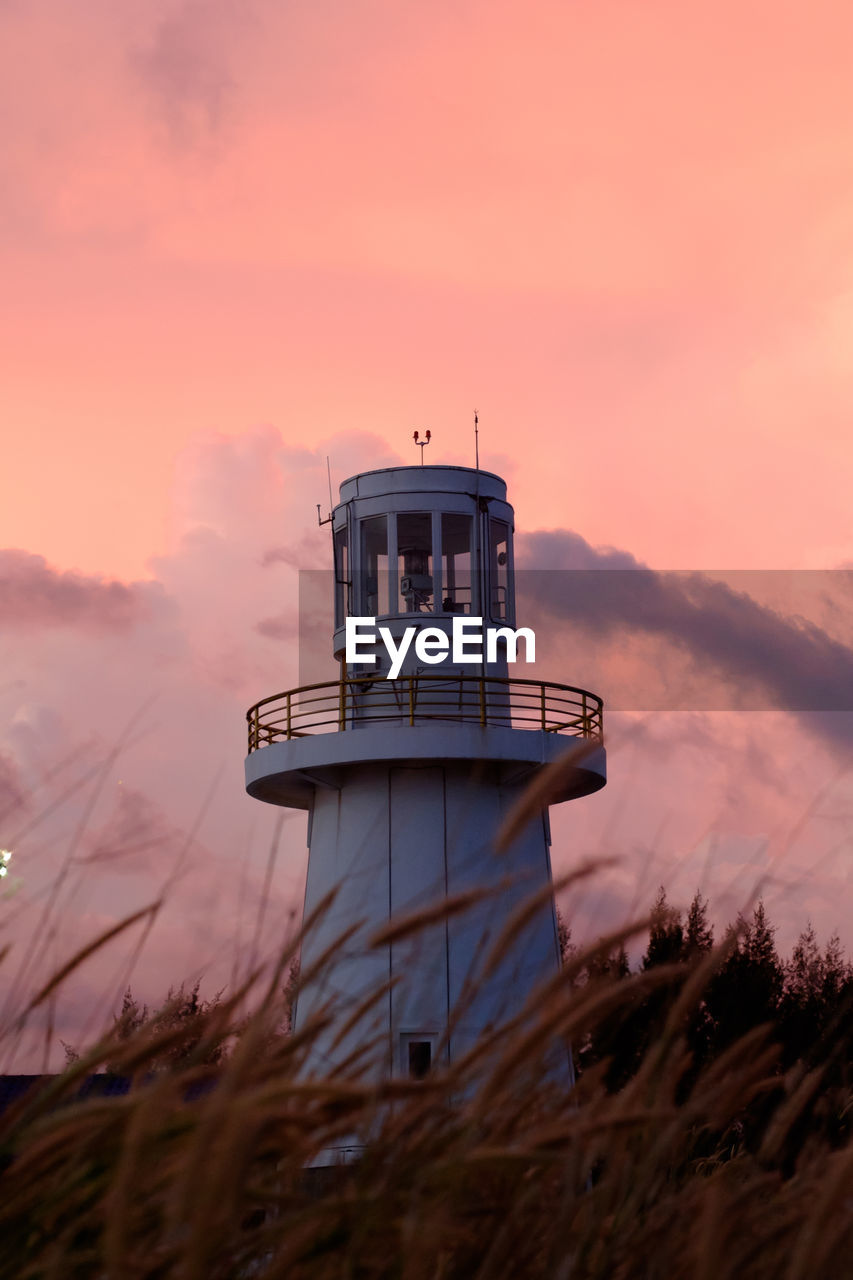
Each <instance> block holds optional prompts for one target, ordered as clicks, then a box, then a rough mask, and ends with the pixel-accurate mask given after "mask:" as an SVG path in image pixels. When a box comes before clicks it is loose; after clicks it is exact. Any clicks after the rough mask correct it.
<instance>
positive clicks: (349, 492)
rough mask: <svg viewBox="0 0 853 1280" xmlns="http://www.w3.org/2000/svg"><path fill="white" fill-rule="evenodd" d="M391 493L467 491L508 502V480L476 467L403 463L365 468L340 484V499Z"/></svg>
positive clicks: (347, 499) (345, 499)
mask: <svg viewBox="0 0 853 1280" xmlns="http://www.w3.org/2000/svg"><path fill="white" fill-rule="evenodd" d="M391 493H468V494H472V495H473V494H479V495H480V496H481V497H483V498H498V499H500V500H501V501H502V502H506V481H505V480H502V479H501V477H500V476H497V475H495V474H494V472H492V471H477V470H475V468H474V467H451V466H429V467H428V466H422V467H420V466H404V467H381V468H379V470H377V471H362V472H360V473H359V474H358V475H355V476H350V477H349V479H348V480H344V481H343V483H342V484H341V497H340V500H341V502H351V501H352V499H353V498H378V497H382V496H384V495H385V494H391Z"/></svg>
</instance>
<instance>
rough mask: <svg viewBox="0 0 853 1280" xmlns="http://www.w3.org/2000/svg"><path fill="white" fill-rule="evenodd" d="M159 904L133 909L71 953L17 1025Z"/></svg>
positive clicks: (156, 908) (159, 905) (155, 912)
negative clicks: (86, 963) (93, 956)
mask: <svg viewBox="0 0 853 1280" xmlns="http://www.w3.org/2000/svg"><path fill="white" fill-rule="evenodd" d="M161 906H162V901H157V902H152V903H151V904H150V906H147V907H143V908H142V909H141V910H140V911H134V912H133V913H132V914H131V915H129V916H125V918H124V919H123V920H120V921H119V922H118V924H114V925H112V926H111V927H110V928H109V929H106V930H105V931H104V932H103V933H101V934H99V935H98V937H97V938H95V939H94V941H92V942H90V943H88V944H87V945H86V946H85V947H82V948H81V950H80V951H78V952H77V953H76V954H75V955H73V956H72V957H71V959H70V960H68V961H67V962H66V963H65V964H64V965H62V967H61V968H60V969H57V971H56V973H54V974H53V976H52V977H51V978H50V979H49V981H48V982H47V983H45V985H44V986H43V987H42V988H41V990H40V991H39V992H37V994H36V995H35V996H33V998H32V1000H31V1001H30V1003H29V1004H28V1005H27V1007H26V1009H25V1010H24V1012H23V1013H22V1014H21V1016H20V1019H19V1020H18V1025H21V1024H22V1023H23V1021H24V1019H25V1018H26V1017H27V1015H28V1014H29V1013H31V1012H32V1011H33V1009H36V1008H38V1006H39V1005H40V1004H42V1003H43V1002H44V1001H45V1000H47V998H48V996H50V995H52V993H53V992H54V991H56V990H57V989H58V988H59V987H60V986H61V985H62V983H63V982H64V981H65V980H66V978H68V977H69V976H70V975H71V974H72V973H73V972H74V970H75V969H79V967H80V965H81V964H83V963H84V961H86V960H88V959H89V957H90V956H92V955H94V954H95V952H96V951H100V950H101V948H102V947H105V946H106V944H107V943H108V942H112V940H113V938H117V937H118V936H119V934H122V933H124V932H125V931H126V930H127V929H130V928H132V927H133V925H135V924H137V923H138V922H139V921H140V920H146V919H148V918H149V917H151V916H154V915H156V914H157V912H158V911H159V910H160V907H161Z"/></svg>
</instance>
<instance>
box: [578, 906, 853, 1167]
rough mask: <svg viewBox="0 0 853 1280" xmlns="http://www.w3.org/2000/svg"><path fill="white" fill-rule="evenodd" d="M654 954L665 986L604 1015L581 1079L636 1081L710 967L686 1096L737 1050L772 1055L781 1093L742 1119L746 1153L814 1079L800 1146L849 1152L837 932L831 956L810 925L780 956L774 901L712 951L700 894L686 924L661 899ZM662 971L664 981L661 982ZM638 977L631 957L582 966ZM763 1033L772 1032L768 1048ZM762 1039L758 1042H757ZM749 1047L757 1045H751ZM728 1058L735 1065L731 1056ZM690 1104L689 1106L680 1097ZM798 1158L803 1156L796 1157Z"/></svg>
mask: <svg viewBox="0 0 853 1280" xmlns="http://www.w3.org/2000/svg"><path fill="white" fill-rule="evenodd" d="M650 920H651V924H650V928H649V935H648V945H647V947H646V950H645V952H644V954H643V956H642V959H641V960H640V964H639V969H638V970H636V971H635V972H636V973H637V974H649V975H650V977H652V978H654V977H655V976H659V977H660V978H661V981H660V983H654V984H653V985H652V986H651V988H644V987H643V984H642V983H635V984H633V986H634V987H635V988H636V989H635V990H633V991H632V990H631V987H632V984H630V983H629V984H628V985H627V987H626V999H625V1001H623V1002H620V1006H619V1008H618V1009H617V1011H616V1012H614V1013H608V1014H605V1015H604V1016H603V1017H602V1018H601V1019H600V1021H598V1022H597V1023H596V1024H595V1025H594V1027H593V1028H592V1029H591V1030H590V1031H589V1032H588V1033H587V1034H586V1036H585V1037H584V1039H583V1041H582V1043H580V1044H579V1045H576V1046H575V1060H576V1067H577V1069H578V1070H579V1071H580V1072H583V1071H586V1070H589V1069H591V1068H597V1069H599V1070H600V1071H601V1072H602V1075H603V1078H604V1081H605V1083H606V1086H607V1088H608V1089H609V1090H610V1091H611V1092H616V1091H617V1090H618V1089H620V1088H621V1087H623V1086H624V1085H625V1084H626V1083H627V1081H628V1080H629V1079H630V1078H631V1077H632V1075H634V1073H635V1072H636V1071H637V1069H638V1067H639V1065H640V1063H641V1061H642V1060H643V1058H644V1056H645V1054H646V1053H647V1052H648V1051H649V1049H650V1048H651V1047H652V1045H653V1042H654V1039H655V1037H656V1036H658V1035H660V1034H661V1032H662V1030H663V1027H664V1024H665V1022H666V1019H667V1016H668V1015H669V1013H670V1011H671V1010H672V1008H673V1005H674V1002H675V1000H676V998H677V996H678V994H679V992H680V991H681V990H682V988H683V984H684V981H685V978H686V977H687V976H688V974H689V973H690V972H692V971H693V970H694V969H695V967H696V966H697V965H699V964H700V963H702V962H703V961H705V962H706V970H707V976H706V981H705V982H704V983H703V984H702V989H701V995H700V997H699V998H698V999H697V1000H694V1001H692V1002H690V1003H691V1007H690V1009H689V1012H687V1013H686V1014H685V1017H684V1020H683V1025H682V1026H681V1027H680V1031H681V1033H682V1035H683V1036H684V1039H685V1042H686V1045H687V1048H688V1050H689V1065H688V1067H687V1068H686V1070H685V1073H684V1076H683V1078H682V1080H681V1082H680V1095H681V1098H684V1097H686V1096H687V1095H688V1094H689V1091H690V1087H691V1084H692V1083H693V1081H694V1080H695V1078H696V1076H697V1074H698V1073H699V1072H700V1071H702V1069H703V1068H707V1067H708V1066H709V1065H710V1064H712V1063H714V1062H720V1063H723V1064H724V1065H725V1064H727V1063H729V1061H730V1064H731V1067H732V1069H735V1068H736V1065H737V1059H738V1046H739V1045H740V1043H741V1042H744V1044H743V1049H744V1052H753V1053H758V1052H761V1051H762V1048H763V1045H764V1044H766V1045H768V1046H770V1047H771V1048H772V1056H771V1057H770V1063H771V1067H770V1070H771V1077H772V1075H773V1074H775V1076H776V1077H777V1078H778V1081H779V1089H778V1090H774V1089H772V1088H769V1089H767V1090H765V1091H764V1092H762V1093H760V1094H759V1095H758V1096H756V1097H755V1098H754V1099H753V1100H752V1102H751V1104H750V1106H749V1108H748V1109H747V1110H746V1111H745V1112H744V1115H743V1117H742V1122H741V1132H740V1135H739V1138H740V1139H742V1140H743V1141H744V1142H745V1143H746V1144H747V1146H749V1145H751V1142H750V1139H751V1138H755V1139H756V1140H757V1137H758V1135H760V1134H761V1133H762V1132H763V1131H764V1127H765V1123H766V1121H767V1120H768V1119H769V1117H770V1116H771V1115H772V1113H773V1111H774V1109H775V1108H776V1107H778V1105H779V1102H780V1099H781V1097H782V1096H783V1094H784V1092H785V1091H786V1090H785V1089H783V1080H785V1078H786V1077H787V1091H788V1092H790V1087H791V1081H792V1079H794V1078H796V1079H797V1080H799V1079H800V1078H804V1077H805V1076H806V1074H807V1073H810V1074H811V1076H812V1078H813V1081H814V1089H813V1090H811V1091H806V1092H810V1100H809V1102H808V1104H807V1105H806V1106H804V1108H803V1110H802V1114H801V1116H800V1119H799V1122H798V1126H796V1127H795V1128H796V1135H795V1136H796V1137H797V1141H798V1142H799V1143H801V1142H804V1141H806V1140H807V1139H809V1138H817V1139H819V1140H821V1141H823V1142H828V1143H829V1145H831V1146H836V1145H840V1144H841V1142H842V1141H844V1140H845V1139H846V1138H847V1136H848V1133H849V1127H850V1125H849V1114H850V1113H851V1111H853V964H851V963H850V962H849V961H848V960H847V959H846V957H845V954H844V949H843V947H842V945H841V941H840V939H839V937H838V934H837V933H835V934H833V935H832V937H831V938H830V939H829V941H828V942H827V943H826V945H825V946H824V947H823V948H822V949H821V947H820V946H819V944H818V940H817V937H816V935H815V931H814V928H813V927H812V924H811V922H810V921H809V922H808V923H807V924H806V927H805V928H804V929H803V931H802V932H801V933H800V936H799V937H798V939H797V942H796V945H795V946H794V948H793V951H792V952H791V955H790V957H789V958H788V959H782V958H780V956H779V954H778V951H777V949H776V944H775V933H776V930H775V927H774V926H773V925H772V924H771V923H770V920H769V919H768V916H767V911H766V909H765V906H764V903H763V902H762V901H759V902H758V904H757V905H756V907H755V908H754V910H753V911H752V914H751V917H749V918H744V917H743V916H742V915H739V916H738V918H737V920H736V921H735V922H734V923H733V924H730V925H729V926H728V927H727V929H726V930H725V933H724V936H723V938H722V940H721V943H720V944H719V945H718V947H717V948H716V950H715V949H714V942H715V939H714V930H713V928H712V926H711V924H710V921H709V919H708V903H707V901H706V900H705V899H704V898H703V896H702V894H701V893H697V894H696V896H695V897H694V899H693V901H692V902H691V904H690V907H689V909H688V911H687V915H686V917H684V916H683V915H682V913H681V912H680V911H678V910H677V909H675V908H674V907H672V906H671V905H670V904H669V903H668V902H667V897H666V892H665V890H664V889H663V888H661V889H660V890H659V891H658V894H657V897H656V899H655V901H654V904H653V906H652V910H651V915H650ZM560 943H561V951H562V955H563V960H564V962H566V961H567V960H569V959H570V958H576V955H577V952H576V949H575V947H574V944H573V943H572V941H571V935H570V930H569V929H568V928H567V927H566V926H565V924H564V922H563V921H562V920H560ZM655 971H657V974H656V973H655ZM631 973H632V969H631V965H630V964H629V960H628V956H627V954H626V952H625V949H624V947H620V948H618V949H616V950H614V951H612V952H610V953H609V954H608V953H606V952H604V953H601V954H598V955H596V956H594V958H593V959H592V960H591V961H590V962H589V963H587V964H585V965H584V966H583V968H582V969H581V971H580V974H579V976H578V977H577V978H576V979H574V981H577V982H579V983H580V984H589V983H604V982H612V981H614V980H615V981H622V980H624V979H627V978H629V976H631ZM759 1029H763V1032H764V1035H763V1038H762V1035H761V1033H760V1032H759ZM750 1033H753V1034H750ZM744 1037H749V1039H748V1040H747V1041H744ZM727 1054H728V1057H726V1056H725V1055H727ZM679 1100H680V1099H679ZM791 1154H792V1158H793V1155H794V1154H795V1153H791Z"/></svg>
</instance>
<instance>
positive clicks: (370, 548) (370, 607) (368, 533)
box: [361, 516, 389, 618]
mask: <svg viewBox="0 0 853 1280" xmlns="http://www.w3.org/2000/svg"><path fill="white" fill-rule="evenodd" d="M361 584H362V585H361V607H362V610H363V613H364V616H365V617H369V618H375V617H376V616H377V615H379V614H383V613H388V612H389V602H388V517H387V516H373V517H372V518H371V519H369V520H362V522H361Z"/></svg>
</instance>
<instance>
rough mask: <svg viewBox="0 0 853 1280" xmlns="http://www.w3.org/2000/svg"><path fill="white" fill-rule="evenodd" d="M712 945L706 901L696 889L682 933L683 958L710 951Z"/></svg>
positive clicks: (712, 930) (695, 956) (694, 956)
mask: <svg viewBox="0 0 853 1280" xmlns="http://www.w3.org/2000/svg"><path fill="white" fill-rule="evenodd" d="M713 945H714V929H713V926H712V925H711V924H710V922H709V920H708V901H707V899H706V898H703V897H702V894H701V892H700V891H699V890H698V889H697V890H696V894H695V896H694V898H693V901H692V902H691V903H690V909H689V911H688V912H687V928H686V930H685V933H684V955H685V959H688V960H692V959H694V958H698V957H699V956H701V955H704V954H705V953H706V952H708V951H710V950H711V948H712V947H713Z"/></svg>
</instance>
